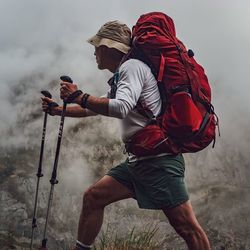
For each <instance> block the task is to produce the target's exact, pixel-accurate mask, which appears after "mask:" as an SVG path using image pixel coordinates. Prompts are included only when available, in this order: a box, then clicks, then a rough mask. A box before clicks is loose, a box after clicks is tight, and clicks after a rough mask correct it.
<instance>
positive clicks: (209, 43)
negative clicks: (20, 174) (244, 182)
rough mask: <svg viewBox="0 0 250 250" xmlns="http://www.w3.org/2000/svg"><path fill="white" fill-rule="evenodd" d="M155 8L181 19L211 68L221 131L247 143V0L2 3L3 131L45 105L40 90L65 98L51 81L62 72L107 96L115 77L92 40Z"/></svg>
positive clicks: (182, 29) (182, 31)
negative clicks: (101, 66) (100, 66)
mask: <svg viewBox="0 0 250 250" xmlns="http://www.w3.org/2000/svg"><path fill="white" fill-rule="evenodd" d="M151 11H162V12H165V13H166V14H168V15H169V16H171V17H172V18H173V19H174V21H175V25H176V30H177V36H178V38H180V39H181V40H182V41H183V42H184V43H185V44H186V46H187V47H188V48H191V49H192V50H193V51H194V53H195V58H196V59H197V61H198V62H199V63H201V64H202V65H203V66H204V67H205V70H206V72H207V75H208V77H209V80H210V83H211V87H212V90H213V93H212V94H213V104H214V106H215V110H216V111H217V113H218V115H219V117H220V121H221V127H222V133H223V132H224V135H225V134H226V135H227V134H230V136H232V137H233V138H235V139H237V138H242V139H243V140H244V139H245V134H246V133H247V131H249V129H248V124H249V121H250V119H249V115H250V109H249V107H250V99H249V98H248V97H249V91H250V87H249V83H250V80H249V74H248V71H249V69H248V68H249V65H250V59H249V58H250V57H249V54H250V47H249V44H250V32H249V23H250V2H249V1H247V0H239V1H226V0H220V1H213V0H212V1H211V0H204V1H198V0H190V1H184V0H180V1H170V0H169V1H166V0H165V1H159V0H154V1H146V0H143V1H142V0H138V1H132V0H128V1H121V0H106V1H97V0H92V1H83V0H81V1H80V0H74V1H69V0H68V1H67V0H43V1H34V0H22V1H20V0H0V30H1V35H0V88H1V91H0V117H1V122H0V133H6V129H9V128H10V127H12V126H13V125H15V124H16V125H18V121H19V120H20V117H21V118H23V117H27V116H28V115H29V114H30V113H31V112H32V111H33V110H34V109H37V108H38V107H39V105H40V94H39V93H40V90H42V89H45V88H47V89H48V88H50V89H49V90H50V91H52V94H53V96H55V98H58V90H57V91H55V90H54V89H55V87H54V85H53V88H52V87H51V85H50V84H51V81H58V82H59V76H60V75H62V74H68V75H70V76H71V77H72V78H73V80H74V81H75V82H76V83H78V84H79V87H80V88H81V89H82V90H83V91H86V92H89V93H90V94H92V95H100V94H103V93H105V91H106V90H107V85H106V81H107V80H108V78H109V77H110V76H111V75H110V73H109V72H107V71H99V70H97V67H96V63H95V58H94V55H93V52H94V51H93V47H92V46H91V45H89V44H88V43H87V42H86V40H87V39H88V38H89V37H90V36H92V35H94V34H95V33H96V31H97V30H98V29H99V28H100V26H101V25H102V24H104V23H105V22H107V21H110V20H120V21H122V22H124V23H127V24H128V26H129V27H132V26H133V25H134V24H135V22H136V20H137V19H138V17H139V16H140V15H141V14H144V13H147V12H151ZM57 100H58V101H59V99H57ZM31 104H32V105H33V106H32V105H31ZM242 128H244V129H242ZM235 131H236V133H234V132H235ZM13 136H15V133H14V134H13ZM14 140H15V138H14ZM1 143H3V141H2V142H1Z"/></svg>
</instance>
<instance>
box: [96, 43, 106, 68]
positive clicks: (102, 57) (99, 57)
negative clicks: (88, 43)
mask: <svg viewBox="0 0 250 250" xmlns="http://www.w3.org/2000/svg"><path fill="white" fill-rule="evenodd" d="M94 55H95V57H96V63H97V66H98V69H101V70H102V69H107V65H106V64H107V63H106V59H107V57H106V48H105V47H104V46H100V47H95V53H94Z"/></svg>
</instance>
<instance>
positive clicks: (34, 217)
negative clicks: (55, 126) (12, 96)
mask: <svg viewBox="0 0 250 250" xmlns="http://www.w3.org/2000/svg"><path fill="white" fill-rule="evenodd" d="M41 93H42V94H43V95H44V96H45V97H48V98H52V95H51V94H50V93H49V92H48V91H46V90H43V91H41ZM47 117H48V113H47V112H45V114H44V119H43V133H42V141H41V147H40V157H39V164H38V169H37V174H36V176H37V184H36V194H35V205H34V211H33V219H32V232H31V241H30V250H32V248H33V239H34V229H35V228H36V227H37V224H36V212H37V200H38V190H39V183H40V178H41V177H43V173H42V163H43V149H44V142H45V135H46V126H47Z"/></svg>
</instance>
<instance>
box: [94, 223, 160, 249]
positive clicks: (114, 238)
mask: <svg viewBox="0 0 250 250" xmlns="http://www.w3.org/2000/svg"><path fill="white" fill-rule="evenodd" d="M157 231H158V228H157V227H155V226H154V227H150V226H147V227H145V230H144V231H138V232H137V231H136V229H135V227H134V228H133V229H132V230H131V231H130V232H128V233H127V234H125V235H123V236H118V234H117V232H114V229H113V230H111V229H110V226H109V225H108V226H107V229H106V230H105V231H104V232H102V233H101V236H100V238H99V241H98V243H96V244H95V245H94V250H156V249H159V243H158V242H156V241H155V240H154V236H155V234H156V232H157Z"/></svg>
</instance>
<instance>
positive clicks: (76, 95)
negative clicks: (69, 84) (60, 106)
mask: <svg viewBox="0 0 250 250" xmlns="http://www.w3.org/2000/svg"><path fill="white" fill-rule="evenodd" d="M81 94H82V91H81V90H80V89H78V90H76V91H75V92H73V93H72V94H70V95H69V96H68V98H67V100H66V102H67V103H72V102H73V101H74V100H75V99H76V98H77V97H78V96H79V95H81Z"/></svg>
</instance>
